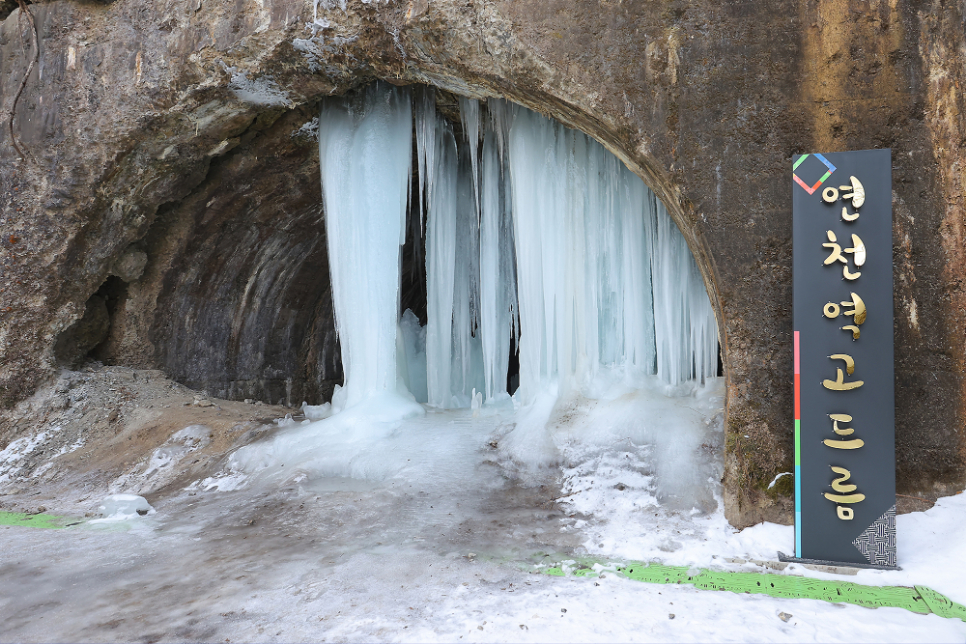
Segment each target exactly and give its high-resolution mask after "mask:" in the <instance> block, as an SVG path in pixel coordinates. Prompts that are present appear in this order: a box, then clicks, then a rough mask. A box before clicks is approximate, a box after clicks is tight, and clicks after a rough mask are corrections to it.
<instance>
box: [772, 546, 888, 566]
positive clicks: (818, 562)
mask: <svg viewBox="0 0 966 644" xmlns="http://www.w3.org/2000/svg"><path fill="white" fill-rule="evenodd" d="M778 561H781V562H783V563H800V564H808V565H810V566H832V567H835V568H871V569H874V570H902V568H901V567H899V566H879V565H876V564H861V563H841V562H839V561H825V560H824V559H802V558H801V557H789V556H788V555H786V554H785V553H784V552H782V551H781V550H779V551H778Z"/></svg>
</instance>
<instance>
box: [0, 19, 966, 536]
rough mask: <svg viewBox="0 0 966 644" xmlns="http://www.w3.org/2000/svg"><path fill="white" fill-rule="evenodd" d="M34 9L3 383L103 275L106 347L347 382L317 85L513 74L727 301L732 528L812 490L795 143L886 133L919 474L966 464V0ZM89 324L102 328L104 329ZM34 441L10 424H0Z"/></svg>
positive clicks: (299, 380)
mask: <svg viewBox="0 0 966 644" xmlns="http://www.w3.org/2000/svg"><path fill="white" fill-rule="evenodd" d="M13 4H14V3H10V2H2V3H0V16H3V15H4V14H5V13H6V12H8V11H10V10H11V8H12V7H11V5H13ZM29 10H30V12H31V13H32V16H33V18H34V21H35V23H36V27H37V32H38V34H39V52H38V62H37V64H36V65H34V66H33V67H32V69H31V73H30V75H29V76H28V77H27V79H26V84H25V87H24V90H23V93H22V95H21V96H20V97H19V100H17V99H16V97H17V95H18V91H19V88H20V86H21V81H22V79H23V78H24V73H25V70H26V69H27V68H28V65H29V63H30V60H31V58H32V53H33V49H32V48H33V47H34V46H35V39H34V37H33V35H32V30H31V26H30V21H29V20H27V19H25V17H24V16H22V15H21V12H20V10H19V9H14V10H12V11H10V13H9V15H6V17H5V18H4V19H3V22H2V23H0V60H2V61H3V64H2V66H0V108H2V109H3V110H4V113H3V119H2V120H3V123H2V125H3V127H2V130H0V208H2V215H0V232H2V238H0V271H2V274H3V276H4V279H3V283H2V284H0V297H2V301H0V403H2V406H6V407H9V406H11V405H13V404H15V403H16V402H17V401H19V400H23V399H24V398H26V397H28V396H29V395H31V393H32V392H33V391H34V390H35V389H36V388H37V387H38V386H39V385H40V384H41V383H42V382H44V381H45V380H47V379H49V378H51V377H52V376H53V374H54V373H55V371H56V365H57V362H58V354H57V351H56V350H55V348H56V347H57V345H58V338H61V337H62V336H63V335H64V333H65V331H66V330H68V329H69V327H71V325H73V324H75V323H76V322H77V321H78V320H81V319H82V318H84V319H86V317H85V311H86V310H88V302H89V301H90V299H91V297H92V296H94V295H97V297H99V298H102V299H103V300H104V304H105V306H106V308H107V310H108V314H109V317H110V324H109V327H108V329H107V335H106V339H103V340H101V341H100V342H99V343H98V344H97V345H96V346H95V347H94V348H93V350H92V354H91V355H93V356H94V357H96V358H99V359H102V360H106V361H109V362H113V363H116V364H122V365H127V366H132V367H144V368H159V369H162V370H164V372H165V373H167V374H169V375H170V376H171V377H173V378H175V379H177V380H179V381H181V382H184V383H186V384H189V385H191V386H194V387H199V388H205V389H208V390H210V391H211V392H212V393H213V394H217V395H222V396H226V397H237V398H244V397H252V396H253V395H254V397H259V398H262V397H265V398H270V400H271V401H273V402H276V401H278V400H284V401H286V402H289V403H298V402H299V401H300V400H299V399H301V398H304V399H307V400H309V401H310V402H316V401H318V400H319V399H320V398H324V397H325V396H326V395H327V394H328V392H329V391H331V387H332V385H333V384H334V383H336V382H338V381H339V380H340V377H341V373H340V365H339V358H338V345H337V343H336V339H335V337H334V332H333V327H332V314H331V303H330V297H329V294H328V280H327V273H326V271H327V268H326V260H325V241H324V236H323V232H322V227H321V220H322V217H323V213H322V212H321V207H320V194H319V190H320V189H319V185H318V173H317V170H318V160H317V154H316V152H315V150H314V146H313V145H312V140H311V137H308V136H305V134H306V133H307V132H308V130H307V127H308V124H310V122H311V119H312V117H313V115H314V114H315V113H316V110H317V104H318V101H319V100H320V99H321V98H322V97H324V96H326V95H329V94H335V93H342V92H345V91H347V90H349V89H351V88H353V87H357V86H360V85H362V84H364V83H366V82H369V81H370V80H372V79H374V78H382V79H385V80H388V81H390V82H395V83H411V82H422V83H430V84H434V85H437V86H439V87H442V88H444V89H447V90H449V91H452V92H456V93H460V94H464V95H469V96H476V97H486V96H502V97H506V98H510V99H512V100H515V101H517V102H519V103H522V104H524V105H527V106H528V107H531V108H533V109H537V110H539V111H542V112H544V113H547V114H549V115H551V116H553V117H555V118H558V119H560V120H561V121H563V122H565V123H567V124H569V125H572V126H574V127H579V128H580V129H582V130H584V131H586V132H587V133H589V134H591V135H593V136H595V137H596V138H598V139H599V140H600V141H601V142H603V143H604V144H605V145H606V146H607V147H608V148H610V149H611V150H612V151H614V152H615V153H616V154H617V155H618V156H619V157H620V158H622V159H623V160H624V161H625V162H626V163H627V164H628V166H629V167H630V168H632V169H633V170H634V171H636V172H637V173H639V174H640V175H641V176H642V177H643V178H644V180H645V181H646V182H647V183H648V184H649V185H650V186H651V187H652V188H653V189H654V190H655V192H656V193H657V194H658V196H659V197H660V198H661V199H662V200H663V201H664V203H665V204H666V205H667V206H668V209H669V211H670V212H671V214H672V216H673V217H674V219H675V221H676V222H677V223H678V225H679V226H680V228H681V230H682V231H683V233H684V235H685V237H686V238H687V240H688V242H689V244H690V245H691V248H692V250H693V252H694V254H695V257H696V258H697V261H698V264H699V266H700V268H701V270H702V272H703V274H704V276H705V280H706V283H707V286H708V290H709V295H710V297H711V301H712V303H713V305H714V306H715V309H716V311H717V312H718V319H719V331H720V336H721V341H722V347H723V358H724V365H725V372H726V376H727V378H728V383H729V386H728V402H727V422H726V431H727V432H728V436H727V456H726V464H725V465H726V467H725V470H726V477H725V490H726V505H727V509H728V514H729V517H730V519H731V520H732V521H733V522H734V523H735V524H736V525H748V524H750V523H754V522H756V521H758V520H761V519H764V518H767V519H773V520H774V519H778V520H788V519H789V518H790V514H789V510H790V507H791V506H790V503H791V496H790V491H791V490H790V486H787V485H781V486H779V485H776V486H775V487H774V488H772V489H771V490H769V491H766V488H767V485H768V483H769V482H770V481H771V480H773V478H774V477H775V475H776V474H777V473H779V472H783V471H789V470H791V469H792V423H791V418H792V380H791V377H790V368H789V365H790V364H791V317H790V313H791V261H790V259H791V257H790V255H791V182H790V181H789V180H788V167H789V160H790V158H791V155H792V154H793V153H795V152H802V151H812V150H823V151H838V150H846V149H864V148H872V147H891V148H892V150H893V159H894V195H893V202H894V209H895V230H894V240H895V247H894V252H895V257H896V263H895V280H896V295H895V314H896V328H895V330H896V359H897V370H896V373H897V376H896V387H897V388H896V393H897V456H898V463H897V468H898V472H897V473H898V481H899V489H900V492H904V493H936V492H941V491H944V490H951V489H952V488H954V487H956V486H961V485H962V483H963V482H964V476H966V469H964V463H966V428H964V420H966V333H964V325H966V288H964V286H966V285H964V276H966V250H964V248H966V239H964V237H966V222H964V216H966V213H964V206H963V183H962V182H963V179H962V170H963V167H964V165H963V164H964V159H963V156H964V154H966V152H964V149H966V146H964V135H966V127H964V123H963V118H964V117H963V113H964V105H963V96H962V92H961V89H960V82H961V80H962V78H961V77H962V76H963V75H964V73H966V72H964V69H966V67H964V62H966V61H964V53H963V52H964V46H966V36H964V30H963V29H962V25H963V19H964V15H963V12H964V8H963V7H962V5H961V4H951V3H948V2H942V1H941V0H933V1H932V2H925V3H918V4H912V3H902V2H882V1H871V2H867V1H862V0H820V1H813V2H792V1H791V0H785V1H781V0H775V1H770V2H728V3H720V2H712V1H710V0H705V1H699V2H677V1H674V2H617V1H606V0H567V1H563V0H549V1H548V0H512V1H511V0H497V1H492V2H485V1H483V0H437V1H434V2H429V1H428V0H398V1H395V0H387V1H385V2H378V1H375V0H373V1H372V2H361V1H360V0H347V1H341V2H335V1H334V0H316V1H315V2H313V1H311V0H234V1H231V2H229V1H228V0H189V1H188V2H175V1H174V0H158V1H157V2H152V3H144V2H139V1H137V0H118V1H117V2H114V3H111V4H102V3H91V2H79V1H72V0H58V1H55V2H35V3H34V4H31V5H30V6H29ZM22 43H23V44H22ZM15 103H16V107H15V114H14V115H13V116H12V128H11V129H12V132H13V133H14V136H15V137H16V138H15V140H11V135H10V132H11V130H8V128H7V121H8V117H9V116H10V112H11V111H13V110H14V104H15ZM15 142H16V144H17V146H15V145H14V143H15ZM17 147H19V148H20V149H22V150H23V155H24V156H23V157H21V155H20V154H19V152H18V149H17ZM132 250H133V251H140V252H143V253H145V255H146V257H147V263H146V266H145V268H144V272H143V274H142V275H141V276H140V277H139V278H137V279H134V280H133V281H125V280H123V279H121V278H119V277H116V276H115V277H110V276H111V274H112V273H114V272H115V270H114V266H115V265H116V262H118V260H119V259H120V258H122V256H124V254H125V253H128V252H130V251H132ZM92 315H93V314H92ZM87 326H89V327H91V332H90V333H87V334H86V335H85V336H84V337H85V338H88V340H86V341H89V340H90V338H91V337H94V336H96V334H95V333H94V331H95V330H96V328H97V325H95V324H90V325H87ZM85 328H86V327H85ZM63 343H66V344H70V343H69V342H67V341H66V340H65V341H64V342H63ZM63 343H62V344H63ZM80 344H81V342H80V341H79V340H78V341H76V342H74V345H73V351H74V353H77V352H80V351H81V349H83V347H82V346H79V345H80ZM68 353H70V352H68ZM5 418H6V417H5ZM16 434H17V430H16V427H15V426H14V425H12V424H11V423H10V422H9V420H7V419H4V420H0V440H2V441H4V442H6V441H9V440H11V439H12V438H13V437H14V436H15V435H16ZM0 444H2V443H0ZM790 478H791V477H787V476H786V477H783V480H790Z"/></svg>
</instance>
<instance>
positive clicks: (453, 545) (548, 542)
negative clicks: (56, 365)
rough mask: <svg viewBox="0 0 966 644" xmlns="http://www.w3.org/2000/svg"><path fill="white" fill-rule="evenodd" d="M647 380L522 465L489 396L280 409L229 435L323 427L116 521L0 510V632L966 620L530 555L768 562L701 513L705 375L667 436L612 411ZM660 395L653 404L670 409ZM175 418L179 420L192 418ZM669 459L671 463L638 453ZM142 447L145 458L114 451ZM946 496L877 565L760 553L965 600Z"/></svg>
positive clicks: (245, 637)
mask: <svg viewBox="0 0 966 644" xmlns="http://www.w3.org/2000/svg"><path fill="white" fill-rule="evenodd" d="M648 396H650V394H648V393H647V392H646V391H645V392H639V393H638V394H636V395H633V396H629V397H623V398H620V399H618V400H615V401H609V402H608V403H607V404H597V403H595V402H592V401H587V400H573V401H571V404H570V405H569V406H568V405H566V404H565V405H558V407H557V408H556V411H555V412H553V414H552V415H551V417H550V418H549V419H548V420H547V427H548V428H549V429H550V431H549V433H548V434H546V435H548V436H549V437H550V439H551V442H552V445H540V446H538V447H539V449H542V450H550V451H549V452H544V454H545V455H546V454H547V453H549V454H551V455H554V454H555V456H553V457H552V458H543V459H537V461H533V460H531V461H529V463H530V466H527V464H526V463H527V459H526V458H525V457H524V456H521V454H524V455H526V454H528V453H531V452H528V451H527V450H532V449H536V448H534V446H533V445H527V444H526V441H522V444H521V443H520V441H517V442H516V443H515V442H514V441H510V440H509V438H508V437H509V436H510V435H511V433H508V432H510V430H511V429H514V428H512V427H509V426H508V419H507V417H506V415H501V414H500V413H490V412H488V411H487V410H486V409H483V410H469V409H464V410H450V411H445V412H439V411H427V413H426V414H425V415H422V416H416V417H414V418H410V419H407V420H403V421H395V423H386V424H383V425H381V426H379V425H378V423H375V424H374V426H370V427H369V428H368V430H367V431H365V432H357V433H356V435H355V436H356V438H355V439H352V438H351V435H349V434H345V433H342V434H339V433H337V432H334V433H330V434H328V435H326V433H325V426H326V425H325V423H326V422H328V423H329V425H330V426H334V425H337V424H339V423H346V422H351V417H348V416H347V417H343V418H341V419H339V417H338V416H337V417H334V418H332V419H328V421H322V424H321V425H312V424H307V425H301V424H300V423H299V422H289V423H282V424H286V425H287V426H285V427H282V428H281V429H279V430H277V431H276V432H275V433H274V434H273V435H272V436H271V437H270V438H269V439H268V440H265V441H263V442H260V443H259V442H256V443H251V444H249V446H248V447H247V448H245V449H247V450H249V455H252V454H258V453H261V454H262V455H264V454H266V453H267V452H266V450H268V451H271V449H272V447H271V446H273V445H274V446H275V447H277V446H279V445H283V446H284V445H286V444H290V443H291V442H292V441H297V440H300V439H299V436H300V434H301V436H302V438H301V440H311V441H316V442H320V441H321V442H322V443H324V449H320V450H317V453H319V454H322V456H321V457H319V458H315V459H311V460H304V459H303V460H302V461H299V462H295V461H290V462H285V461H284V459H283V460H282V461H271V460H269V461H264V462H265V463H271V462H273V463H274V465H270V466H268V467H264V468H261V469H259V468H257V467H256V468H251V467H249V469H243V468H242V469H239V467H238V465H239V463H240V461H239V460H238V459H235V460H234V461H230V460H223V461H221V463H222V466H220V469H218V468H216V469H215V470H210V471H207V472H205V473H203V474H199V475H198V478H197V479H196V480H195V482H194V483H191V484H189V485H185V486H182V487H180V488H178V490H177V491H176V492H174V493H170V494H166V495H152V494H150V493H147V492H145V494H147V496H148V497H149V500H150V501H151V503H152V505H153V506H154V508H155V510H156V511H155V512H154V513H151V514H148V515H147V516H144V517H138V518H136V519H130V520H127V521H113V522H110V521H109V522H97V523H94V522H86V523H83V524H80V525H77V526H73V527H70V528H68V529H65V530H36V529H30V528H23V527H0V543H2V546H3V547H2V550H0V579H3V584H0V640H3V641H55V640H59V641H145V642H149V641H171V640H182V641H183V640H199V641H219V642H223V641H543V642H546V641H849V642H866V641H882V642H889V641H929V642H945V641H955V642H962V641H963V640H964V639H966V623H963V622H960V621H955V620H949V619H943V618H940V617H937V616H935V615H929V616H923V615H917V614H913V613H909V612H906V611H904V610H902V609H898V608H880V609H876V610H871V609H866V608H861V607H858V606H853V605H845V604H838V605H833V604H829V603H825V602H820V601H814V600H806V599H802V600H787V599H775V598H770V597H766V596H762V595H754V596H753V595H737V594H732V593H728V592H709V591H703V590H698V589H695V588H693V587H684V586H667V585H652V584H645V583H640V582H635V581H630V580H627V579H623V578H620V577H618V576H616V575H613V574H608V573H604V574H603V575H602V576H600V577H599V578H581V579H577V578H560V577H551V576H547V575H542V574H538V571H539V569H540V567H541V566H545V565H547V564H548V563H557V562H560V561H564V560H567V559H569V558H572V557H575V556H586V555H593V556H595V557H598V558H600V559H603V560H608V561H614V562H620V561H624V560H625V558H626V559H628V560H630V559H636V560H644V561H657V562H663V563H667V564H675V565H689V566H694V567H704V568H712V569H716V570H731V571H768V572H776V571H775V570H773V569H770V568H766V567H765V566H764V563H756V562H774V561H775V559H776V551H778V550H784V551H786V552H787V551H788V550H789V549H790V548H791V543H792V538H793V535H792V529H791V528H790V527H788V526H779V525H774V524H763V525H759V526H755V527H753V528H749V529H747V530H744V531H742V532H736V531H735V530H734V529H732V528H731V527H730V526H729V525H728V524H727V522H726V521H725V519H724V517H723V514H722V511H721V504H720V500H719V499H718V498H717V488H716V485H715V484H714V481H715V480H716V477H717V476H720V472H719V470H718V469H717V468H720V460H721V455H720V424H719V423H720V418H716V417H715V416H713V415H712V416H709V415H708V414H709V413H710V412H712V411H713V410H714V409H716V408H720V399H719V396H720V388H718V389H716V388H715V386H714V385H712V386H711V387H708V388H706V389H704V390H700V391H697V392H695V393H694V394H693V395H692V396H689V397H685V398H684V399H683V401H684V402H685V406H690V407H691V408H692V409H693V411H694V419H692V420H695V421H696V422H694V423H691V424H686V423H685V424H682V425H679V428H681V427H684V428H690V429H680V430H679V431H678V432H673V431H672V432H670V434H671V435H675V439H674V440H664V441H662V436H663V435H666V434H669V432H664V433H663V434H662V433H660V432H656V433H655V432H650V431H649V430H648V429H647V424H644V426H643V427H642V426H641V424H640V423H636V424H632V423H629V419H630V418H632V417H633V416H634V413H635V409H636V407H635V405H636V404H644V403H646V404H647V405H648V409H650V410H652V411H651V413H653V414H654V415H655V418H653V419H652V420H653V421H654V426H663V425H662V423H666V420H667V419H664V418H662V416H661V409H660V405H659V403H660V401H659V400H657V399H648V400H645V401H644V403H642V402H641V398H642V397H644V398H647V397H648ZM652 398H653V397H652ZM667 400H673V399H667ZM681 402H682V400H678V401H677V403H675V404H674V407H675V410H670V409H669V410H668V413H670V412H671V411H674V413H675V414H677V416H678V417H680V416H681V413H682V412H681V409H680V407H681V404H680V403H681ZM249 407H250V406H249ZM201 411H207V410H199V412H198V413H201ZM211 413H212V414H214V413H217V412H211ZM701 419H704V421H705V422H698V421H701ZM192 427H193V429H192V430H191V432H190V433H191V434H192V436H195V435H199V436H200V435H202V434H203V432H202V431H201V430H200V429H198V427H197V426H196V425H192ZM313 428H314V429H315V431H314V432H312V434H313V435H314V437H313V438H311V439H310V438H307V437H306V436H307V434H305V430H306V429H313ZM320 428H321V429H320ZM588 428H591V429H588ZM592 428H596V429H592ZM179 431H180V430H179ZM682 432H684V433H685V434H687V432H692V435H682ZM171 433H172V435H174V434H177V432H171ZM120 436H121V437H123V436H124V434H123V432H122V433H121V434H120ZM340 437H341V438H340ZM172 438H173V436H172ZM65 440H67V439H65ZM158 442H159V447H157V448H156V450H161V451H163V450H167V451H163V453H162V452H159V454H160V455H161V456H163V455H169V456H170V454H169V452H172V445H173V444H174V443H177V444H178V445H180V442H177V441H174V443H173V442H172V441H163V440H159V441H158ZM507 443H509V445H507ZM192 444H194V443H192ZM20 448H23V449H20ZM20 448H18V449H20V451H21V452H22V451H23V450H24V449H26V448H25V447H24V445H21V446H20ZM551 448H552V449H551ZM521 450H522V451H521ZM57 451H58V450H52V452H53V453H54V454H56V452H57ZM675 452H677V453H675ZM18 453H19V452H18ZM235 453H236V454H237V453H238V452H237V451H236V452H235ZM276 455H277V454H276ZM156 456H158V454H154V453H151V454H149V455H146V456H145V458H144V459H143V462H144V467H143V468H140V469H139V468H133V469H131V468H128V469H126V470H124V474H123V476H124V477H126V478H125V479H124V480H125V481H126V484H127V485H130V486H138V485H142V484H143V481H141V479H144V480H145V481H147V480H149V479H150V480H154V479H153V478H151V477H155V478H156V477H157V475H156V473H154V472H153V471H149V470H151V464H152V463H154V464H155V465H157V461H158V460H159V458H160V457H159V456H158V458H155V457H156ZM55 458H57V457H55ZM675 459H677V460H675ZM189 460H190V459H188V458H182V459H181V461H179V462H181V463H184V464H185V465H183V466H182V467H187V465H186V464H187V462H188V461H189ZM538 461H539V462H538ZM250 462H253V461H250ZM535 462H537V465H536V466H534V463H535ZM541 462H542V464H540V463H541ZM662 463H663V465H662ZM675 463H676V464H677V465H675ZM685 463H690V465H689V466H688V469H687V471H688V472H690V473H691V478H690V479H689V478H688V477H687V476H684V477H674V476H668V475H667V473H666V472H663V471H661V469H660V468H661V467H675V466H676V467H683V464H685ZM43 466H44V465H43V463H42V462H41V461H38V462H37V465H36V468H38V469H39V468H41V467H43ZM141 469H143V473H142V474H143V476H141V475H132V474H131V472H132V471H133V472H135V473H137V472H140V471H141ZM155 469H156V468H155ZM47 471H51V468H48V470H47ZM118 471H119V472H120V471H121V470H118ZM139 476H140V478H139ZM120 478H121V477H118V480H120ZM165 480H168V479H167V478H166V479H165ZM19 484H20V485H23V483H22V482H21V483H19ZM216 484H217V485H216ZM105 491H124V490H117V489H116V487H111V486H108V488H107V489H106V490H105ZM65 507H66V506H65ZM81 507H84V506H81ZM54 509H57V510H58V511H61V512H63V511H64V510H63V509H60V508H54ZM964 517H966V495H957V496H953V497H948V498H945V499H941V500H940V501H939V502H938V503H937V504H936V506H935V507H934V508H932V509H931V510H929V511H927V512H919V513H913V514H906V515H900V516H899V517H898V530H899V549H900V550H899V556H900V565H901V566H902V567H903V570H902V571H899V572H884V571H871V570H869V571H860V572H859V573H858V574H856V575H854V576H833V575H829V574H826V573H820V572H816V571H813V570H807V569H805V568H803V567H802V566H797V565H789V566H787V567H785V568H784V569H783V570H781V571H780V574H790V575H806V576H811V577H822V578H828V579H838V580H842V581H852V582H856V583H860V584H868V585H906V586H911V585H916V584H918V585H926V586H929V587H931V588H933V589H935V590H937V591H939V592H941V593H944V594H946V595H947V596H948V597H950V598H951V599H953V600H954V601H959V602H960V603H963V602H966V591H964V587H963V583H962V581H961V580H962V579H964V578H966V575H964V573H966V563H964V562H966V542H964V540H963V539H962V538H961V535H962V533H963V528H964V524H966V519H964ZM782 614H784V616H785V619H782V617H781V615H782ZM789 615H790V616H791V617H788V616H789ZM786 619H787V621H786Z"/></svg>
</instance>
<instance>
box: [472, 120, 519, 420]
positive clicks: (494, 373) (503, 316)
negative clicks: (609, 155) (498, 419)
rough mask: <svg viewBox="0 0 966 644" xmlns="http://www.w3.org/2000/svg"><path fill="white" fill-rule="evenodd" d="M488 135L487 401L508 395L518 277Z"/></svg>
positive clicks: (484, 240) (483, 328)
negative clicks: (515, 276) (507, 382)
mask: <svg viewBox="0 0 966 644" xmlns="http://www.w3.org/2000/svg"><path fill="white" fill-rule="evenodd" d="M486 134H487V136H485V137H484V139H483V164H482V171H483V173H482V174H483V176H482V195H481V200H480V203H481V207H482V217H481V221H480V309H481V310H480V335H481V337H482V340H483V361H484V376H485V381H486V400H487V402H488V403H489V402H495V401H497V400H499V399H501V398H506V397H507V392H506V376H507V368H508V365H509V360H510V338H511V336H512V333H513V321H512V314H513V308H514V301H513V300H514V299H515V293H516V288H515V279H514V276H513V273H512V270H513V264H512V256H511V253H512V252H513V251H512V247H511V246H510V243H509V242H510V239H509V234H510V225H511V224H510V222H509V221H508V213H507V212H506V208H505V191H504V190H503V189H502V188H503V186H504V185H505V184H504V182H503V181H502V176H501V168H500V165H501V164H500V158H499V153H498V151H497V143H496V141H494V138H495V137H494V136H492V134H493V130H492V129H491V128H487V132H486Z"/></svg>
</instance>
